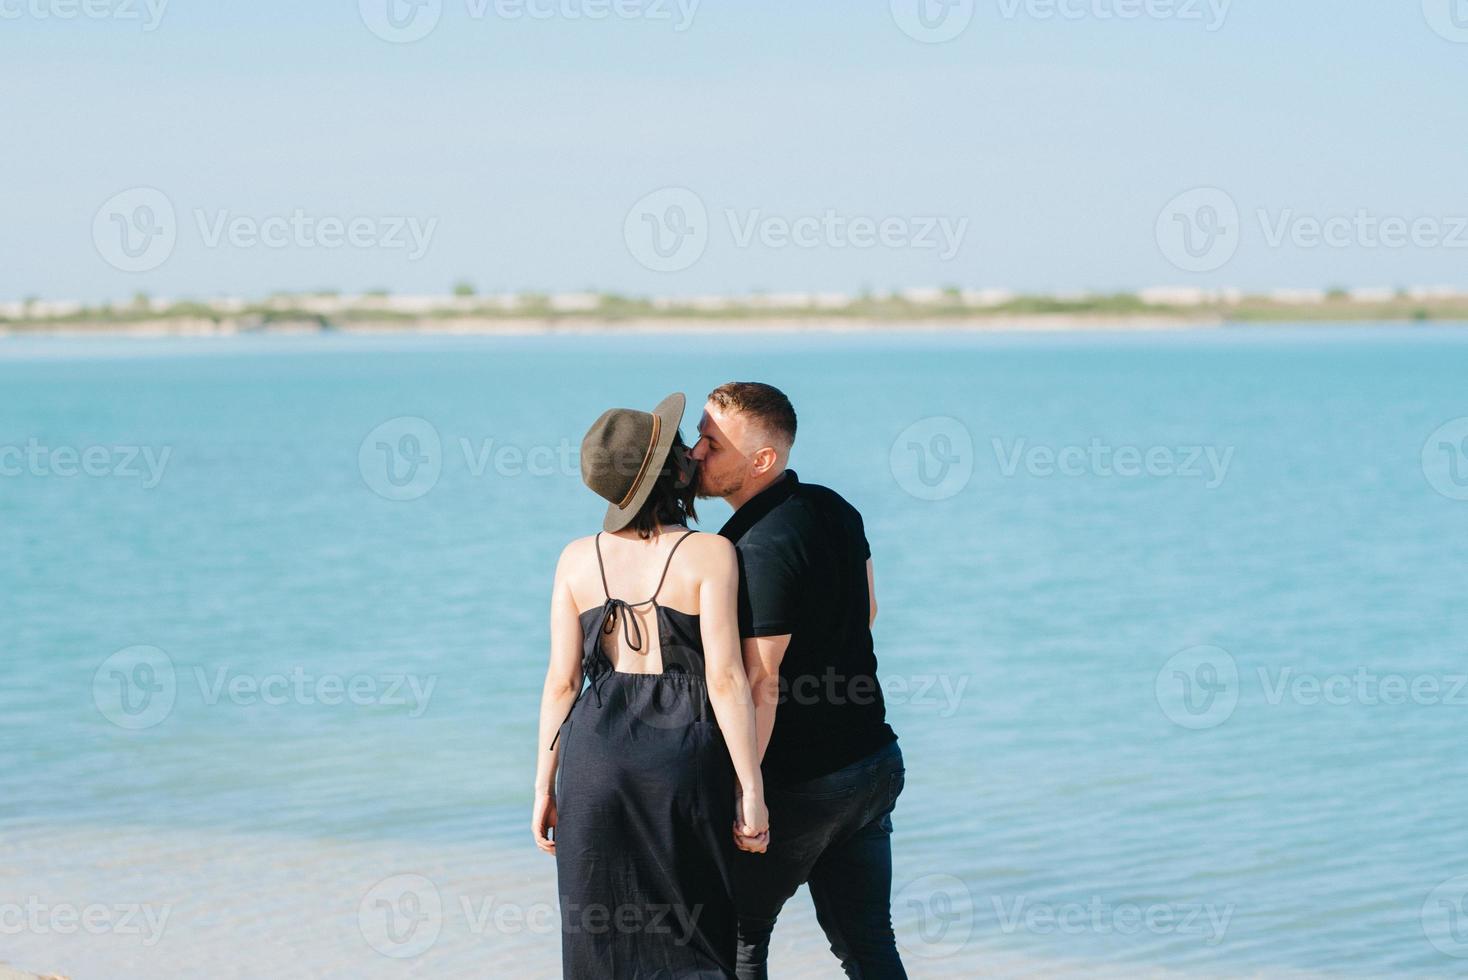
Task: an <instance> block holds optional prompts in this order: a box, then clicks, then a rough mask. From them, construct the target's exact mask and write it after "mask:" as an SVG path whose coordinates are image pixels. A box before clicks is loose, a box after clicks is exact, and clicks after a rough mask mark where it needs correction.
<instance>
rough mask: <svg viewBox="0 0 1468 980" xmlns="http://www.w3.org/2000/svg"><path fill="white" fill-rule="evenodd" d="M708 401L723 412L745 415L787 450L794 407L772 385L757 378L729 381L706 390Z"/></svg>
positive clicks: (792, 436)
mask: <svg viewBox="0 0 1468 980" xmlns="http://www.w3.org/2000/svg"><path fill="white" fill-rule="evenodd" d="M708 400H709V401H711V402H713V403H714V404H715V405H717V406H718V407H719V408H720V409H721V410H723V411H726V412H728V411H734V412H738V413H739V414H741V415H744V416H746V417H748V418H751V419H753V420H754V421H755V423H756V424H757V425H758V426H759V427H760V428H761V429H763V430H764V431H765V434H766V435H769V436H771V437H773V438H776V439H781V440H783V441H784V443H785V447H786V448H787V449H788V448H789V447H790V446H792V445H794V444H795V406H793V405H791V404H790V399H788V398H786V397H785V393H784V392H783V391H781V390H780V389H779V388H776V387H775V386H774V385H767V384H765V383H763V382H760V381H730V382H727V383H725V384H721V385H719V386H718V387H717V388H715V389H714V390H713V391H711V392H709V397H708Z"/></svg>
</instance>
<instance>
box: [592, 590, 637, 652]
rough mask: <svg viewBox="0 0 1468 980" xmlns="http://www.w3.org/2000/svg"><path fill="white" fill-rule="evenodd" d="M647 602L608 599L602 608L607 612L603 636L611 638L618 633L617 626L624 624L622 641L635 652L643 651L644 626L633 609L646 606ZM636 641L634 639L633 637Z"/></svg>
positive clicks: (603, 621)
mask: <svg viewBox="0 0 1468 980" xmlns="http://www.w3.org/2000/svg"><path fill="white" fill-rule="evenodd" d="M646 604H647V603H645V602H627V601H626V600H624V599H610V598H609V599H607V601H606V603H605V604H604V605H603V606H602V608H603V609H605V610H606V613H605V615H604V618H603V620H602V628H601V631H602V635H604V636H611V635H612V634H613V633H615V632H617V624H618V623H621V624H622V639H624V640H626V641H627V646H629V647H631V648H632V649H633V650H639V651H640V650H641V649H642V624H641V623H639V622H638V621H637V616H636V614H635V613H633V611H632V610H633V607H635V606H643V605H646ZM634 636H635V637H636V639H633V637H634Z"/></svg>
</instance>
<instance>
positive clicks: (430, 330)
mask: <svg viewBox="0 0 1468 980" xmlns="http://www.w3.org/2000/svg"><path fill="white" fill-rule="evenodd" d="M1224 323H1225V321H1224V320H1223V319H1222V318H1221V317H1214V316H1199V317H1197V318H1179V317H1167V316H1100V315H1097V316H1077V315H1072V314H1036V315H1032V316H984V317H964V318H954V317H935V318H931V319H911V320H885V319H862V318H854V317H759V318H732V317H731V318H728V319H725V318H713V317H709V318H692V317H690V318H681V317H656V318H652V317H648V318H633V319H625V320H621V319H618V320H610V319H599V318H595V317H567V318H551V319H547V318H539V317H523V318H522V317H503V318H498V317H497V318H492V319H490V318H484V317H442V318H439V317H435V318H424V319H418V320H375V319H361V320H351V319H347V320H343V321H340V322H334V323H333V324H332V326H331V327H330V328H329V329H326V330H323V329H322V328H321V327H320V326H319V325H317V324H316V323H314V322H301V321H282V322H277V323H272V324H270V325H268V326H265V327H260V328H254V327H247V326H245V325H243V324H240V323H236V322H234V321H232V320H229V319H225V320H222V321H219V322H215V321H214V320H210V319H203V318H186V317H167V318H158V319H152V320H132V321H125V322H115V321H109V322H100V321H99V322H66V323H55V324H32V325H25V326H16V325H0V336H10V337H233V336H239V335H242V334H320V333H352V334H424V335H434V334H440V335H450V336H502V337H523V336H542V335H548V334H609V333H621V334H661V333H677V334H718V333H887V332H898V331H901V332H904V333H906V332H913V333H924V332H932V333H1014V332H1039V333H1044V332H1065V333H1070V332H1095V331H1131V330H1188V329H1192V330H1198V329H1212V328H1217V327H1221V326H1223V325H1224Z"/></svg>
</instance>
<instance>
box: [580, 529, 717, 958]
mask: <svg viewBox="0 0 1468 980" xmlns="http://www.w3.org/2000/svg"><path fill="white" fill-rule="evenodd" d="M693 533H695V532H692V531H689V532H688V534H685V535H683V537H681V538H679V539H678V541H677V542H676V543H675V544H674V545H673V551H672V552H670V553H669V555H668V564H667V565H665V566H664V567H663V574H662V577H661V578H660V579H659V580H658V587H657V589H656V590H655V591H654V592H653V595H652V598H651V599H646V600H644V601H642V602H638V603H628V602H625V601H623V600H621V599H613V598H612V597H611V596H610V594H608V595H607V600H606V602H605V604H603V605H602V606H601V607H600V608H596V609H589V610H587V611H586V612H584V613H582V614H581V633H582V638H583V643H582V656H581V664H582V670H583V673H584V674H585V677H586V680H587V684H586V686H585V687H583V688H582V690H581V692H580V693H579V694H577V696H576V702H575V703H574V704H573V705H572V706H571V711H570V713H569V714H568V715H567V717H566V721H565V722H564V723H563V724H562V725H561V729H560V732H559V733H558V734H557V736H556V738H557V739H558V740H559V742H560V743H561V745H562V748H561V761H560V770H559V775H558V788H557V792H556V806H557V813H558V823H557V826H556V834H555V840H556V876H557V880H558V885H559V891H560V900H561V954H562V970H563V972H564V975H565V976H566V977H567V978H571V980H599V978H606V980H703V978H707V980H733V978H734V960H735V947H736V941H737V931H738V930H737V926H736V919H735V911H734V900H733V887H734V886H733V871H732V869H733V865H734V855H735V850H736V849H735V846H734V841H733V836H732V833H733V832H732V828H733V823H734V792H735V790H734V786H735V780H734V768H733V764H732V763H731V762H730V760H729V750H728V748H727V746H726V745H725V744H724V738H723V735H722V734H721V733H720V731H719V726H718V723H717V721H716V720H715V718H714V714H713V710H712V708H711V707H710V705H709V699H708V688H707V686H706V685H705V679H704V657H703V642H702V639H701V637H700V634H699V627H698V617H697V616H693V615H689V614H688V613H684V612H679V611H678V610H676V609H669V608H668V607H666V606H660V605H658V602H657V597H658V592H661V591H662V587H663V581H664V580H665V579H666V578H667V577H668V568H669V567H670V566H671V565H672V562H673V554H675V553H676V552H677V550H678V546H679V545H681V544H682V543H683V542H684V541H686V540H687V539H688V536H689V535H690V534H693ZM600 538H601V536H600V535H597V542H596V560H597V564H598V565H601V541H600ZM601 576H602V590H603V592H604V593H606V592H607V588H606V584H607V577H606V569H605V567H603V568H602V569H601ZM649 604H650V605H652V607H653V610H654V622H655V623H656V628H657V630H658V635H659V640H660V643H661V648H662V659H663V672H662V673H661V674H628V673H621V672H618V671H616V670H614V669H613V668H612V664H611V661H610V660H609V659H608V658H607V656H606V653H605V652H604V651H603V650H602V647H601V639H602V637H603V636H604V635H611V634H613V633H615V632H616V631H617V630H618V629H621V630H622V634H623V638H624V639H625V641H626V644H627V646H628V647H630V648H632V649H634V650H641V649H643V642H644V637H643V636H642V630H641V627H640V625H639V624H638V621H637V618H636V617H635V616H634V615H633V613H632V607H633V606H644V605H649Z"/></svg>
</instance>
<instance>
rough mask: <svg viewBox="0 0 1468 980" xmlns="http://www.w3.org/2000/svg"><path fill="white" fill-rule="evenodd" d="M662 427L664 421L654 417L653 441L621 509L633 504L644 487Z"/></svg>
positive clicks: (620, 505) (649, 442) (650, 441)
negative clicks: (634, 498) (639, 488)
mask: <svg viewBox="0 0 1468 980" xmlns="http://www.w3.org/2000/svg"><path fill="white" fill-rule="evenodd" d="M662 426H663V420H662V419H660V418H658V417H657V416H656V415H654V416H653V417H652V439H651V440H649V441H648V444H647V452H645V453H643V454H642V467H641V468H640V469H639V470H638V471H637V476H635V477H633V479H632V486H631V487H630V488H629V489H628V490H627V496H625V497H623V498H622V502H621V503H619V504H617V506H618V507H619V508H621V507H626V506H627V505H628V504H629V503H631V502H632V498H633V497H635V496H637V488H638V487H640V486H642V480H643V478H644V477H645V476H647V467H648V464H649V463H651V462H652V451H653V447H655V446H656V445H657V444H658V430H659V429H661V428H662Z"/></svg>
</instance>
